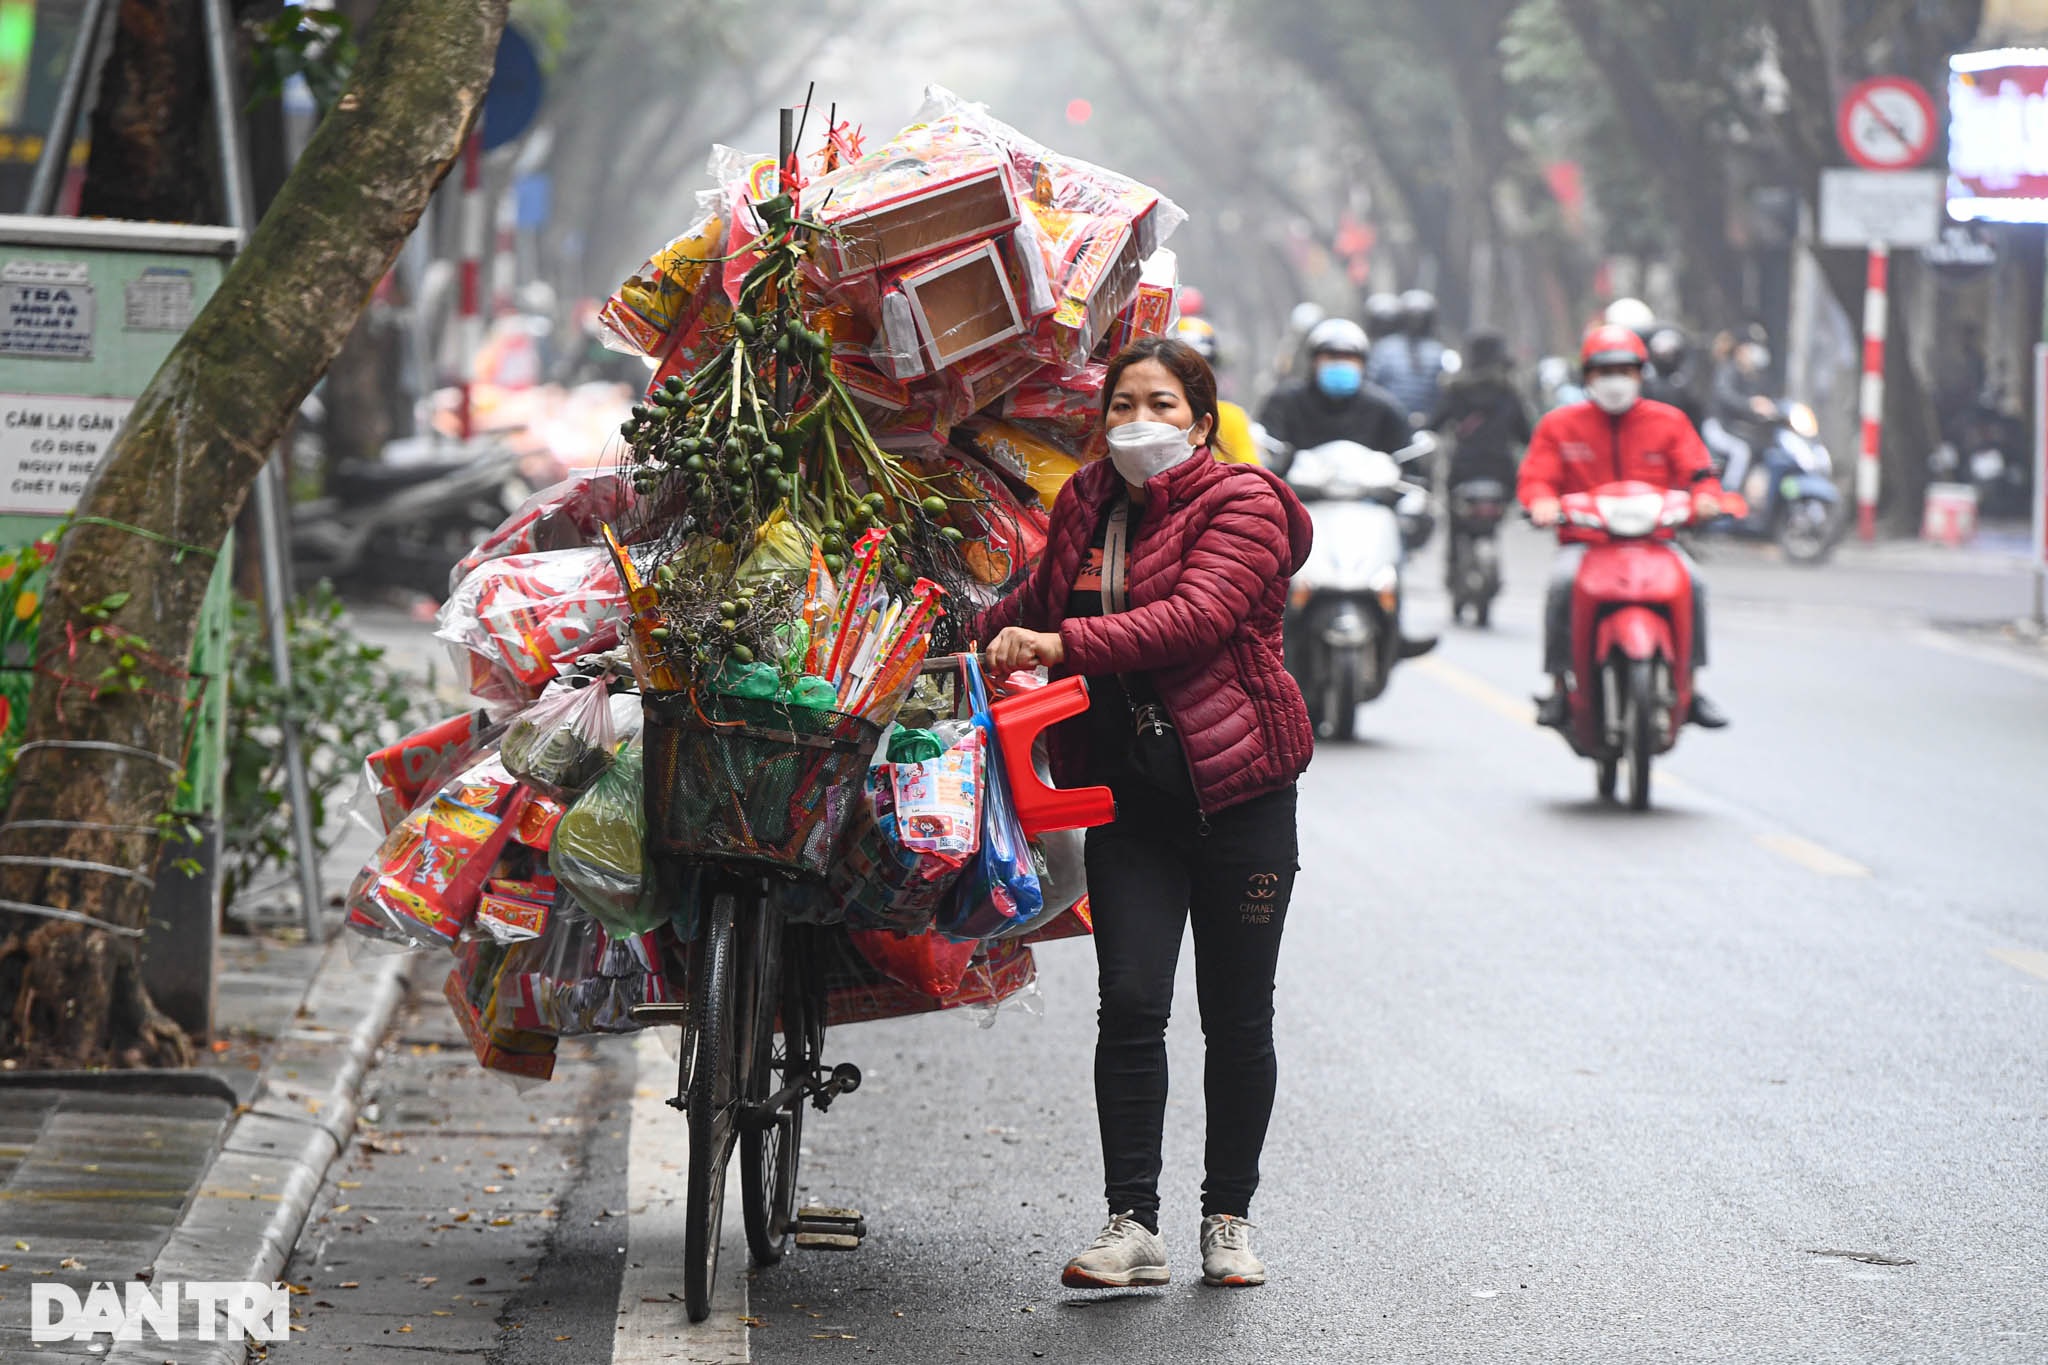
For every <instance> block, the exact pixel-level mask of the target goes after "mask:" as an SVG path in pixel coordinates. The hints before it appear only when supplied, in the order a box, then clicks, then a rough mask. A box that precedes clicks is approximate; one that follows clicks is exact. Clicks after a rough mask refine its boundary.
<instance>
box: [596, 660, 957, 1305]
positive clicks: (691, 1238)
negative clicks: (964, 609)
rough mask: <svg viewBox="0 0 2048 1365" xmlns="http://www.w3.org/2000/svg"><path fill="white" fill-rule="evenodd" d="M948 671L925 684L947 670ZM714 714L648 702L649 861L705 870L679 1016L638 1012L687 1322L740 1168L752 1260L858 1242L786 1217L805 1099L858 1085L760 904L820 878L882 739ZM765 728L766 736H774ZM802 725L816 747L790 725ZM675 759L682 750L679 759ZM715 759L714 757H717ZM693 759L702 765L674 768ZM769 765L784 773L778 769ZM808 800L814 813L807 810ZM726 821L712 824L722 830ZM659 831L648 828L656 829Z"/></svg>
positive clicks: (815, 986)
mask: <svg viewBox="0 0 2048 1365" xmlns="http://www.w3.org/2000/svg"><path fill="white" fill-rule="evenodd" d="M958 670H959V661H958V659H957V658H954V657H950V656H949V657H944V658H937V659H930V660H927V661H926V662H925V664H924V668H923V671H924V672H925V673H946V672H952V673H956V674H957V672H958ZM714 710H718V711H722V712H732V713H735V715H734V716H733V717H732V718H728V719H719V718H715V717H713V716H712V715H709V714H707V713H706V712H705V710H704V709H703V705H702V703H701V702H700V701H699V700H698V699H697V698H695V697H691V698H688V699H687V709H685V705H684V701H683V699H681V698H674V697H672V698H667V699H663V700H661V701H659V702H650V703H649V705H648V721H649V726H648V731H647V734H648V744H649V754H650V761H649V763H648V765H647V782H648V788H647V796H648V804H649V815H648V837H649V843H650V847H653V848H656V849H658V850H661V851H665V852H670V853H676V852H682V851H686V852H687V853H688V854H689V855H690V856H691V858H692V860H693V861H696V862H699V863H701V864H703V865H704V867H705V869H706V870H705V876H704V885H703V888H702V897H701V899H702V904H703V906H704V914H703V918H702V920H701V922H700V924H699V927H698V930H697V934H696V937H695V939H694V940H693V942H692V943H691V945H690V949H689V959H688V968H689V982H690V995H689V999H688V1001H687V1003H685V1004H680V1005H679V1004H672V1003H670V1004H655V1005H641V1006H636V1007H635V1009H634V1011H633V1013H634V1017H635V1018H636V1019H639V1020H640V1021H642V1022H645V1023H680V1024H682V1026H683V1046H682V1054H681V1059H680V1062H679V1064H678V1072H677V1084H676V1095H675V1097H674V1098H673V1099H671V1100H669V1101H668V1103H669V1104H670V1106H671V1107H673V1108H675V1109H679V1110H681V1111H682V1113H683V1115H684V1117H685V1119H686V1121H687V1124H688V1128H689V1154H688V1162H687V1169H686V1173H685V1185H686V1193H685V1208H684V1231H683V1261H684V1271H683V1300H684V1306H685V1308H686V1309H687V1311H688V1313H689V1317H690V1321H692V1322H702V1321H703V1320H704V1319H705V1318H706V1317H708V1316H709V1315H710V1312H711V1292H712V1287H713V1285H714V1284H715V1283H716V1281H717V1277H718V1254H719V1241H720V1238H721V1235H722V1233H723V1231H724V1227H723V1224H724V1212H725V1179H726V1172H727V1167H728V1166H729V1164H730V1162H731V1159H732V1157H733V1155H734V1154H735V1152H737V1154H738V1156H739V1159H740V1204H741V1211H742V1214H743V1216H744V1218H745V1220H746V1235H747V1246H748V1250H749V1252H750V1253H751V1254H752V1257H753V1261H754V1264H756V1265H759V1266H768V1265H774V1264H775V1263H777V1262H778V1261H780V1260H781V1259H782V1258H783V1256H784V1255H785V1254H786V1253H787V1251H788V1249H789V1245H790V1241H791V1239H792V1237H794V1236H799V1235H815V1236H817V1237H819V1238H821V1239H824V1242H825V1244H827V1245H841V1246H846V1245H858V1243H859V1239H860V1238H861V1237H862V1236H864V1235H865V1233H866V1228H865V1226H864V1224H863V1223H862V1221H861V1219H860V1217H859V1215H858V1214H854V1213H851V1212H849V1211H846V1210H818V1211H815V1212H813V1213H812V1214H811V1215H810V1216H809V1217H800V1216H799V1214H798V1211H797V1207H796V1195H797V1172H798V1165H799V1161H800V1158H801V1153H802V1138H803V1111H804V1106H805V1103H806V1102H808V1103H809V1104H810V1105H811V1107H813V1108H815V1109H817V1110H819V1111H820V1112H823V1111H824V1110H826V1109H829V1108H830V1107H831V1105H832V1102H833V1100H835V1099H837V1098H838V1097H839V1096H840V1095H844V1094H850V1093H852V1092H853V1091H855V1090H858V1089H859V1088H860V1082H861V1074H860V1068H859V1067H857V1066H855V1065H853V1064H852V1063H850V1062H841V1063H839V1064H837V1065H835V1066H833V1067H831V1068H830V1069H829V1070H828V1069H827V1068H826V1066H825V1064H824V1045H825V1013H826V994H825V975H824V967H825V958H824V954H823V950H822V940H821V937H820V931H819V927H818V926H815V925H809V924H797V923H790V922H788V920H787V919H786V918H785V916H784V915H783V913H782V912H781V911H780V910H778V909H777V908H776V907H775V905H774V903H773V902H774V887H775V884H776V880H775V879H776V877H777V875H778V874H780V875H787V874H789V873H791V872H799V873H801V872H812V873H821V872H822V871H823V865H822V864H823V859H824V858H826V857H828V856H829V855H830V852H831V848H832V845H833V843H834V842H835V841H836V836H837V833H838V828H837V824H836V823H835V820H836V821H837V822H839V823H843V819H844V811H835V810H834V809H833V800H832V795H833V791H834V789H835V788H836V789H838V792H839V796H840V797H841V798H844V796H845V793H846V790H847V789H848V784H856V785H853V786H852V787H851V790H857V789H858V788H857V784H858V783H859V782H860V781H862V780H864V779H865V776H866V771H867V764H868V759H869V758H870V757H871V756H872V755H873V753H874V749H875V744H876V742H877V740H878V739H879V737H880V727H878V726H874V725H870V724H868V723H867V722H865V721H861V720H859V719H858V718H856V717H848V716H838V715H836V714H835V713H830V712H818V713H808V716H806V715H805V714H804V713H800V712H798V711H797V710H796V709H795V708H779V707H774V706H772V705H771V704H767V703H744V702H739V701H732V700H727V701H722V702H718V703H716V704H715V705H714ZM778 720H779V721H780V722H781V725H779V726H778V725H776V724H772V723H771V722H775V721H778ZM813 722H815V726H816V730H817V732H815V733H807V732H806V731H805V730H802V729H799V728H798V726H800V725H809V724H812V723H813ZM684 750H688V751H689V752H688V753H687V754H684V753H683V752H682V751H684ZM713 751H716V752H715V753H714V752H713ZM692 759H695V760H696V761H698V762H699V763H700V764H703V765H705V766H704V767H703V768H700V769H699V770H697V771H694V772H692V771H689V770H688V763H689V762H690V761H691V760H692ZM777 765H783V766H784V767H786V768H789V769H793V771H782V770H779V769H778V767H777ZM705 771H711V772H712V773H713V774H714V776H720V777H722V778H723V780H724V781H726V782H727V783H728V784H729V786H730V788H731V790H729V791H726V792H723V793H720V794H719V797H718V800H717V801H716V803H715V804H716V806H717V810H716V811H715V812H713V813H712V815H710V816H709V817H706V816H704V815H703V810H702V809H700V808H697V807H692V808H689V809H684V808H683V807H685V806H686V805H687V803H685V802H683V801H681V800H680V799H678V798H677V797H676V795H675V793H676V792H677V790H678V788H679V787H681V788H688V787H689V786H691V785H692V784H693V783H695V785H697V786H699V787H702V786H705V785H708V784H706V783H702V782H696V779H697V778H699V777H702V776H703V775H704V772H705ZM807 802H809V803H813V804H814V805H815V806H817V807H818V808H817V809H813V808H812V806H811V805H806V803H807ZM721 821H723V823H720V822H721ZM658 831H661V832H659V833H658Z"/></svg>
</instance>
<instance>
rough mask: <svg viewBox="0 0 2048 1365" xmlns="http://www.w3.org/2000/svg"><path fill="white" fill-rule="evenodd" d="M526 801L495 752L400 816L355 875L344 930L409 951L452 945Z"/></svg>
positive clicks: (473, 911) (469, 917)
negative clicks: (410, 948)
mask: <svg viewBox="0 0 2048 1365" xmlns="http://www.w3.org/2000/svg"><path fill="white" fill-rule="evenodd" d="M529 796H530V793H529V792H528V791H527V789H526V788H525V787H523V786H521V785H520V783H519V781H518V779H516V778H514V777H513V776H512V774H510V773H508V772H506V771H505V767H504V765H503V764H502V763H500V762H499V761H498V756H497V755H496V754H495V753H493V754H491V755H489V756H488V757H486V758H483V759H481V760H479V761H478V762H476V763H475V764H473V765H471V766H470V767H469V768H468V769H467V770H465V771H464V772H463V773H462V774H461V775H460V776H458V777H456V778H455V779H453V780H452V781H450V782H449V783H448V784H447V785H446V786H444V787H442V788H441V790H440V791H439V792H438V793H436V794H435V796H434V798H433V799H432V800H431V801H428V802H426V803H425V804H424V805H422V806H420V807H419V809H417V810H415V811H414V812H413V813H412V814H410V815H408V816H406V817H405V819H404V820H403V821H402V822H400V824H399V826H398V828H397V829H395V830H393V831H392V832H391V833H390V834H389V835H388V836H386V838H385V840H384V843H383V845H382V846H381V847H380V848H379V849H378V850H377V856H376V857H375V858H373V859H371V860H370V863H369V865H368V866H367V867H365V868H364V869H363V870H362V871H361V872H359V873H358V874H356V880H355V884H354V885H353V886H351V887H350V888H349V894H348V906H349V924H350V927H352V928H355V929H357V930H358V931H359V932H364V933H367V934H369V935H371V936H372V937H385V938H395V939H398V940H401V941H403V942H408V943H414V944H440V945H441V946H443V947H446V946H447V945H449V944H452V943H453V942H455V940H456V938H457V937H458V936H460V935H461V933H462V931H463V930H464V929H466V928H468V927H469V923H470V921H471V920H472V919H474V918H475V916H476V908H477V901H478V900H479V898H480V897H481V896H482V894H483V886H484V882H485V880H486V879H488V878H489V877H490V875H491V872H492V869H493V868H494V867H495V866H496V865H497V861H498V855H499V853H500V852H502V851H503V849H504V847H505V845H506V843H507V842H508V841H509V840H510V839H511V838H512V835H513V832H514V831H515V830H517V829H518V827H519V816H520V812H521V811H522V810H523V809H524V807H525V805H526V802H527V800H528V799H529Z"/></svg>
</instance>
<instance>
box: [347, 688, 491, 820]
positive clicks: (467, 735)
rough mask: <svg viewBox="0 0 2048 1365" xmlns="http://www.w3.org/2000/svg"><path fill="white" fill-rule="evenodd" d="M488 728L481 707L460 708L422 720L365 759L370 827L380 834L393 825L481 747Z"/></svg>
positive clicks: (480, 749)
mask: <svg viewBox="0 0 2048 1365" xmlns="http://www.w3.org/2000/svg"><path fill="white" fill-rule="evenodd" d="M491 734H492V729H491V724H490V718H489V717H488V716H487V715H486V714H485V713H484V712H482V711H465V712H463V713H462V714H461V715H459V716H450V717H449V718H448V719H446V720H439V721H435V722H434V723H433V724H432V725H428V726H423V727H422V728H420V729H418V730H415V731H413V732H412V733H411V734H409V735H407V736H406V737H405V738H404V739H401V740H399V741H398V742H397V743H396V744H389V745H386V746H385V747H384V748H382V749H379V750H377V751H376V752H375V753H373V754H371V755H370V756H369V757H368V758H366V759H364V760H363V782H364V786H363V790H364V791H365V792H368V793H370V794H371V795H372V796H374V798H375V801H376V807H377V814H378V824H377V825H376V826H375V827H374V829H373V832H374V833H375V834H377V835H378V837H380V838H381V837H382V836H384V835H386V834H389V833H390V832H391V831H392V830H393V829H396V828H397V827H398V822H399V821H401V820H403V819H404V818H405V817H406V816H407V815H410V814H411V813H412V812H413V810H414V809H415V808H416V807H418V805H419V804H420V802H421V801H423V800H425V799H426V796H427V794H428V793H429V792H432V791H435V790H438V789H439V787H440V785H441V783H443V782H445V781H447V780H448V778H449V777H450V776H451V775H452V771H453V769H454V768H455V767H456V766H457V765H466V764H467V763H468V762H469V760H470V759H472V758H474V757H475V756H476V755H477V754H478V753H480V752H481V751H482V750H483V748H484V746H485V744H486V743H487V741H488V739H489V738H490V737H491ZM365 823H368V822H367V821H366V822H365Z"/></svg>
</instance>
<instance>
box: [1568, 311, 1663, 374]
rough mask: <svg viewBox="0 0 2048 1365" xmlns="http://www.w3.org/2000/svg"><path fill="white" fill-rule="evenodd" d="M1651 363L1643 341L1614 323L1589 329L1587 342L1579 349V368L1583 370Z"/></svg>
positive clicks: (1604, 323) (1602, 324)
mask: <svg viewBox="0 0 2048 1365" xmlns="http://www.w3.org/2000/svg"><path fill="white" fill-rule="evenodd" d="M1649 363H1650V352H1649V350H1648V349H1647V348H1646V347H1645V346H1644V345H1643V339H1642V338H1641V337H1639V336H1637V335H1636V334H1635V333H1634V332H1632V331H1630V330H1629V329H1628V328H1626V327H1623V326H1620V325H1619V324H1616V323H1612V322H1603V323H1601V324H1599V325H1598V326H1596V327H1593V328H1591V329H1589V330H1588V331H1587V333H1586V340H1585V342H1584V343H1583V344H1582V345H1580V347H1579V368H1580V369H1582V370H1591V369H1595V368H1597V367H1599V366H1602V365H1635V366H1644V365H1648V364H1649Z"/></svg>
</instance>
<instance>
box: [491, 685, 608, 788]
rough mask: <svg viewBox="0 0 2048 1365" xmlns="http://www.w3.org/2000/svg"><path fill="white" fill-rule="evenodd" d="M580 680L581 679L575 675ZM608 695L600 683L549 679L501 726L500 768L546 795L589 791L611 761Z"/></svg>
mask: <svg viewBox="0 0 2048 1365" xmlns="http://www.w3.org/2000/svg"><path fill="white" fill-rule="evenodd" d="M579 681H581V680H579ZM613 744H614V740H613V737H612V711H611V699H610V698H609V697H608V696H607V695H606V693H605V687H604V684H603V683H602V682H597V683H588V682H586V683H585V685H584V686H580V687H578V686H571V685H569V682H568V680H563V681H559V682H555V683H551V684H549V687H548V690H547V691H546V692H544V693H542V694H541V699H540V700H539V701H537V702H535V703H534V704H533V705H532V706H530V707H528V708H527V709H526V710H524V711H522V712H521V713H520V714H519V717H518V718H517V719H516V720H514V721H513V722H512V724H511V726H510V728H508V729H507V730H506V731H505V743H504V747H503V749H502V750H501V752H502V753H503V755H504V758H505V767H506V768H507V769H508V770H509V771H510V772H511V773H512V775H513V776H514V777H517V778H518V779H520V780H521V781H522V782H525V783H527V784H528V785H529V786H531V787H533V788H534V789H536V790H537V791H540V792H543V793H545V794H546V795H548V796H553V797H567V796H575V795H577V794H579V793H582V792H584V791H587V790H589V788H590V784H591V783H593V782H595V781H597V779H598V778H599V777H601V776H603V774H604V771H605V769H607V768H609V767H611V765H612V756H613V753H612V750H613Z"/></svg>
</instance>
